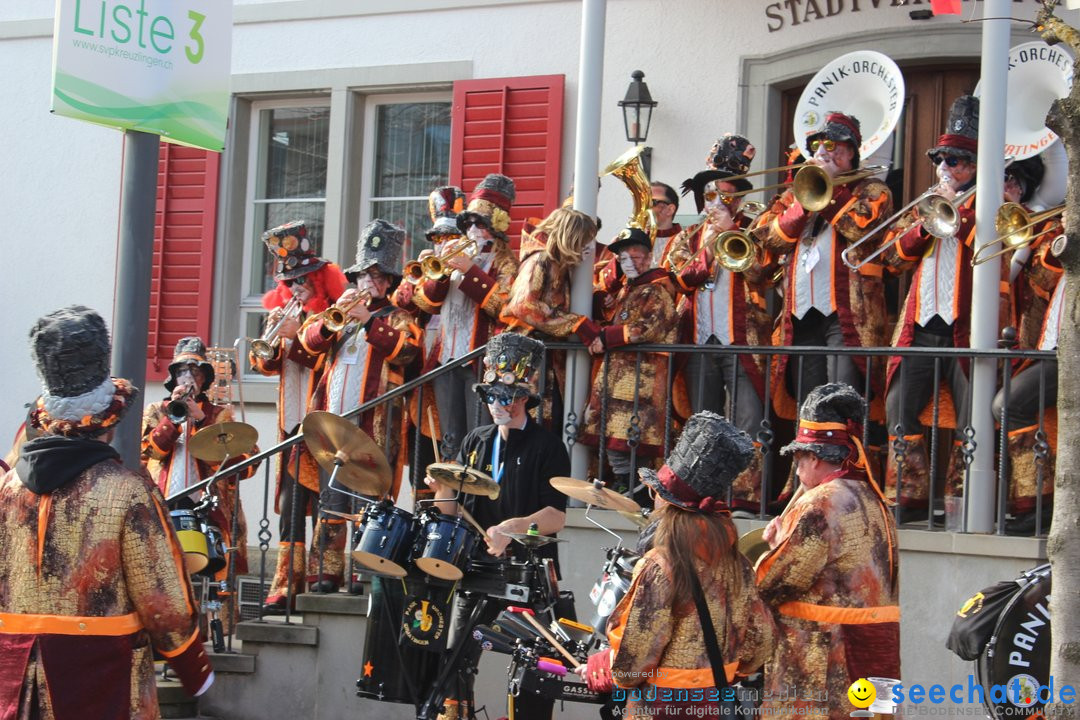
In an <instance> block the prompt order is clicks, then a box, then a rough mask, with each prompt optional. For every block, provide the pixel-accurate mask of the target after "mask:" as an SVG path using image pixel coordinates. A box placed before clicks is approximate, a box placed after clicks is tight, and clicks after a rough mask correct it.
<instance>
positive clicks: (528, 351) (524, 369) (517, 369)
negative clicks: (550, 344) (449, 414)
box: [473, 332, 544, 408]
mask: <svg viewBox="0 0 1080 720" xmlns="http://www.w3.org/2000/svg"><path fill="white" fill-rule="evenodd" d="M543 362H544V343H542V342H540V341H539V340H537V339H535V338H531V337H528V336H527V335H521V334H520V333H515V332H504V333H499V334H498V335H496V336H495V337H493V338H491V339H490V340H488V343H487V349H486V351H485V355H484V382H482V383H477V384H475V385H473V390H474V391H475V392H477V393H479V394H480V395H481V396H485V395H487V396H493V397H500V398H511V399H512V398H514V397H518V396H520V395H527V396H528V397H529V402H528V403H527V404H526V405H527V406H528V407H530V408H531V407H535V406H536V405H538V404H539V403H540V395H539V393H538V392H537V389H536V381H537V376H538V375H539V371H540V366H541V365H542V364H543Z"/></svg>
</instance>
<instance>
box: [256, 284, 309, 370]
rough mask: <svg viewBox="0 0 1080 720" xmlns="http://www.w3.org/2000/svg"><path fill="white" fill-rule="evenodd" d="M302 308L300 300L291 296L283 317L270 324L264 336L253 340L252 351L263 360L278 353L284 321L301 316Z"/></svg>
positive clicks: (271, 357) (283, 311) (269, 358)
mask: <svg viewBox="0 0 1080 720" xmlns="http://www.w3.org/2000/svg"><path fill="white" fill-rule="evenodd" d="M300 310H301V306H300V301H299V300H297V299H296V298H295V297H293V298H289V302H287V303H286V304H285V307H284V309H283V310H282V313H281V317H280V318H278V320H277V322H275V323H274V324H273V325H269V326H268V327H267V328H266V330H264V331H263V334H262V337H260V338H259V339H257V340H252V341H251V353H252V354H253V355H255V357H257V358H259V359H261V360H272V359H273V358H274V356H275V355H277V347H278V344H279V340H280V339H281V338H280V337H278V333H279V332H280V331H281V325H282V323H284V322H285V319H286V318H290V317H299V316H300Z"/></svg>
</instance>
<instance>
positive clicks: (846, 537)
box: [757, 383, 900, 719]
mask: <svg viewBox="0 0 1080 720" xmlns="http://www.w3.org/2000/svg"><path fill="white" fill-rule="evenodd" d="M861 408H862V398H861V397H860V396H859V394H858V393H857V392H855V390H854V389H852V388H851V387H850V386H846V385H841V384H835V383H834V384H830V385H823V386H821V387H819V388H816V389H815V390H813V391H812V392H811V393H810V395H809V396H807V398H806V401H805V402H804V404H803V409H802V411H801V413H800V414H801V419H800V422H799V430H798V434H797V435H796V439H795V442H793V443H792V444H791V445H788V446H787V447H785V448H784V449H783V451H782V452H790V451H792V450H795V451H800V450H801V451H804V452H810V453H813V454H815V455H817V456H818V457H820V458H822V459H823V460H825V461H827V462H831V463H834V464H837V465H838V466H839V467H838V470H836V471H835V472H834V473H833V476H832V477H831V478H829V479H826V480H824V481H823V482H821V483H820V484H819V485H817V486H816V487H813V488H812V489H810V490H807V491H806V492H805V493H804V494H803V495H802V496H801V497H799V498H797V499H796V500H795V501H794V502H793V503H792V505H791V506H790V508H789V510H788V512H787V513H786V514H785V515H784V516H783V517H782V518H781V519H780V520H779V529H778V532H777V535H776V539H775V543H774V544H773V547H774V549H773V550H771V551H769V552H768V553H767V554H766V555H765V556H764V557H763V558H762V559H761V561H760V562H759V564H758V567H757V578H758V589H759V590H760V592H761V596H762V598H763V599H764V600H765V601H766V602H767V603H769V605H771V606H772V608H773V611H774V612H775V613H776V622H777V627H778V628H779V643H778V645H777V647H776V651H775V652H774V653H773V656H772V659H771V660H770V661H769V662H768V664H767V665H766V666H765V692H766V696H765V697H766V699H765V702H764V703H763V707H764V708H766V709H767V710H770V709H771V711H772V712H781V710H780V708H784V710H783V711H784V712H791V711H792V708H808V709H809V708H815V712H820V708H821V701H820V700H819V701H818V702H815V701H814V700H813V699H812V698H819V699H820V698H824V697H825V696H826V695H827V697H828V701H827V702H828V711H829V717H831V718H837V719H839V718H846V717H848V713H849V712H850V711H851V707H850V705H849V703H848V701H847V694H846V693H847V688H848V686H850V685H851V683H852V682H854V681H855V680H857V679H859V678H860V677H871V676H880V677H893V678H899V677H900V674H899V673H900V624H899V623H900V608H899V583H898V577H899V566H898V562H899V553H898V549H897V543H896V527H895V524H894V523H893V520H892V517H891V515H890V514H889V511H888V510H887V508H886V505H885V501H884V498H883V497H882V496H881V493H880V491H879V490H878V489H877V486H876V485H875V484H874V482H873V480H872V478H869V477H868V476H867V475H866V473H865V469H866V465H865V454H864V453H863V451H862V447H861V445H860V444H859V441H858V436H859V435H860V434H861V422H860V421H861V419H862V418H861V414H862V409H861ZM837 451H839V452H837ZM840 458H843V460H842V461H841V460H840ZM774 522H775V521H774ZM792 687H797V688H799V691H800V692H807V693H809V698H811V699H806V698H800V699H798V700H792V699H791V698H788V695H787V690H788V688H792ZM770 693H772V699H770V696H769V694H770ZM781 693H783V696H781ZM781 697H784V698H786V699H784V700H782V701H781V700H780V699H779V698H781Z"/></svg>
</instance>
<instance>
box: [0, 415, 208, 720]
mask: <svg viewBox="0 0 1080 720" xmlns="http://www.w3.org/2000/svg"><path fill="white" fill-rule="evenodd" d="M95 446H98V447H95ZM23 450H24V454H23V457H22V459H21V460H20V462H19V463H18V464H17V466H16V468H15V469H13V470H11V471H9V472H7V473H6V474H5V475H4V476H3V477H2V478H0V658H2V664H3V667H4V670H3V672H0V718H4V720H14V719H15V718H18V720H28V719H29V718H41V719H42V720H81V719H83V718H101V719H104V720H120V719H121V718H124V719H125V720H126V719H127V718H137V719H139V720H143V719H152V718H157V717H159V714H158V703H157V687H156V684H155V677H154V658H153V654H154V652H155V651H156V652H158V653H160V654H161V655H162V656H164V657H165V658H166V659H167V660H168V661H169V662H170V664H171V665H172V666H173V667H174V668H175V669H176V670H177V672H178V674H179V676H180V679H181V680H182V682H183V684H184V688H185V689H186V690H187V691H188V692H189V693H192V694H194V693H196V692H198V691H200V690H201V689H203V688H204V685H206V683H207V681H208V679H209V677H210V674H211V672H210V663H209V660H208V659H207V657H206V653H205V651H204V650H203V645H202V643H201V642H200V640H199V630H198V616H197V614H196V609H195V600H194V597H193V596H192V591H191V586H190V583H189V582H188V577H187V573H186V571H185V570H184V561H183V555H182V552H181V549H180V546H179V543H178V542H177V539H176V534H175V533H174V532H173V529H172V525H171V523H170V521H169V514H168V510H167V509H166V508H165V503H164V500H163V498H162V497H161V494H160V493H159V492H158V490H157V488H156V487H154V485H153V483H151V482H150V481H149V479H147V478H146V477H145V476H143V475H138V474H136V473H133V472H131V471H129V470H126V469H125V468H124V467H123V466H122V465H121V464H120V462H119V457H118V456H117V455H116V453H115V451H113V450H112V449H111V448H109V446H108V445H105V444H104V443H101V442H97V441H92V440H85V439H70V438H63V437H57V436H43V437H41V438H38V439H37V440H34V441H32V442H29V443H27V444H26V445H25V446H24V448H23ZM88 458H89V460H88ZM88 462H89V463H91V464H89V465H88V464H87V463H88Z"/></svg>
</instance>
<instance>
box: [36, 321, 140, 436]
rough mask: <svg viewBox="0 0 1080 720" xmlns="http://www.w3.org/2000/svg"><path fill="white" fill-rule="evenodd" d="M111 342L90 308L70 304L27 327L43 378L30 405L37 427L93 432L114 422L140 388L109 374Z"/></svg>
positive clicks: (62, 431) (60, 431) (63, 432)
mask: <svg viewBox="0 0 1080 720" xmlns="http://www.w3.org/2000/svg"><path fill="white" fill-rule="evenodd" d="M111 352H112V346H111V344H110V342H109V331H108V329H107V328H106V327H105V321H104V320H103V319H102V318H101V316H100V315H98V313H97V312H95V311H94V310H92V309H90V308H88V307H85V306H83V305H70V306H68V307H66V308H62V309H60V310H56V311H54V312H51V313H49V314H48V315H46V316H45V317H43V318H40V319H39V320H38V321H37V322H36V323H34V326H33V327H32V328H30V354H31V356H32V357H33V359H34V364H35V365H36V366H37V371H38V375H39V376H40V377H41V381H42V394H41V397H40V398H38V401H37V408H36V409H35V410H34V411H32V413H31V414H32V416H33V418H34V420H33V422H32V423H31V424H32V425H33V426H34V427H35V428H38V429H41V430H44V431H45V432H50V433H54V434H59V435H95V434H98V433H100V432H102V431H104V430H106V429H108V428H109V427H111V426H112V425H115V424H116V423H117V422H118V421H119V420H120V417H121V416H122V415H123V414H124V412H125V411H126V410H127V408H128V407H130V405H131V402H132V401H133V400H134V399H135V398H136V397H137V395H138V391H137V390H135V389H134V388H133V387H132V386H131V383H130V382H128V381H127V380H124V379H122V378H113V377H110V375H109V364H110V359H111V358H110V355H111Z"/></svg>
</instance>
